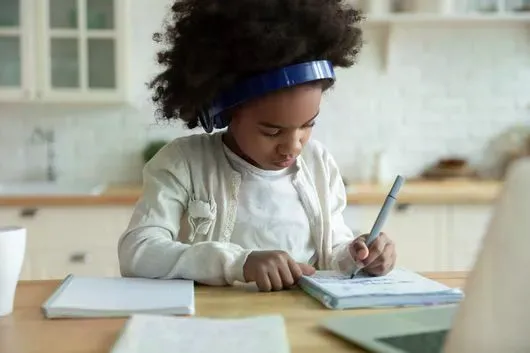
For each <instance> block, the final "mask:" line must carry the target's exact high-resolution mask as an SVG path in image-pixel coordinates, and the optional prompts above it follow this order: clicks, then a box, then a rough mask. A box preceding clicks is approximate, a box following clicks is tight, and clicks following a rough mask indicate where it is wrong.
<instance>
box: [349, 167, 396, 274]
mask: <svg viewBox="0 0 530 353" xmlns="http://www.w3.org/2000/svg"><path fill="white" fill-rule="evenodd" d="M404 182H405V179H404V178H403V177H402V176H400V175H398V176H397V177H396V180H395V181H394V184H393V185H392V188H391V189H390V192H389V193H388V195H387V196H386V199H385V202H384V203H383V207H381V211H379V214H378V215H377V218H376V219H375V223H374V226H373V227H372V231H371V232H370V235H369V236H368V239H366V246H367V247H370V245H372V243H373V242H374V240H375V239H376V238H377V237H378V236H379V234H380V233H381V229H382V228H383V225H384V224H385V222H386V219H387V218H388V214H389V213H390V211H391V210H392V207H393V206H394V204H395V203H396V198H397V194H398V192H399V189H400V188H401V186H402V185H403V183H404ZM361 270H362V268H359V269H357V270H356V271H355V272H354V273H352V275H351V277H350V278H353V277H355V276H356V275H357V273H359V271H361Z"/></svg>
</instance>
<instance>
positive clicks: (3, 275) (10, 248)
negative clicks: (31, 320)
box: [0, 226, 26, 316]
mask: <svg viewBox="0 0 530 353" xmlns="http://www.w3.org/2000/svg"><path fill="white" fill-rule="evenodd" d="M25 252H26V229H25V228H21V227H16V226H12V227H0V316H7V315H9V314H11V313H12V312H13V306H14V303H15V291H16V288H17V284H18V280H19V278H20V272H21V271H22V263H23V262H24V255H25Z"/></svg>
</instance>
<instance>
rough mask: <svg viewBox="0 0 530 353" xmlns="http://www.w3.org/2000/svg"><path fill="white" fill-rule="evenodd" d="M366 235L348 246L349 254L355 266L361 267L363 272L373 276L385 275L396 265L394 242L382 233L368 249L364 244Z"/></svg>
mask: <svg viewBox="0 0 530 353" xmlns="http://www.w3.org/2000/svg"><path fill="white" fill-rule="evenodd" d="M368 235H369V234H363V235H361V236H359V237H357V238H355V240H354V241H352V243H351V244H350V253H351V255H352V257H353V258H354V259H355V262H356V263H357V266H359V267H361V268H362V269H363V271H364V272H366V273H368V274H371V275H374V276H382V275H386V274H387V273H389V272H390V271H391V270H392V269H393V268H394V266H395V264H396V248H395V245H394V242H393V241H392V240H391V239H390V238H389V237H388V236H387V235H386V234H385V233H383V232H382V233H380V234H379V236H378V237H377V238H376V239H375V241H374V242H373V243H372V245H371V246H370V248H368V247H367V245H366V243H365V240H366V238H367V237H368Z"/></svg>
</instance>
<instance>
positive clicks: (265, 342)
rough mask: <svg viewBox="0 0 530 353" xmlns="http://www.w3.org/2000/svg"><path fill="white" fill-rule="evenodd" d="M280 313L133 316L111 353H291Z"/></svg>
mask: <svg viewBox="0 0 530 353" xmlns="http://www.w3.org/2000/svg"><path fill="white" fill-rule="evenodd" d="M289 351H290V349H289V342H288V339H287V333H286V329H285V323H284V319H283V317H282V316H280V315H265V316H254V317H243V318H228V319H221V318H203V317H187V318H184V317H170V316H156V315H144V314H140V315H133V316H132V317H131V318H129V320H127V322H126V324H125V326H124V328H123V330H122V332H121V334H120V336H119V337H118V339H117V340H116V342H115V344H114V346H113V347H112V350H111V353H155V352H156V353H174V352H186V353H199V352H200V353H204V352H232V353H247V352H252V353H269V352H274V353H288V352H289Z"/></svg>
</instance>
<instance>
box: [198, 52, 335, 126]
mask: <svg viewBox="0 0 530 353" xmlns="http://www.w3.org/2000/svg"><path fill="white" fill-rule="evenodd" d="M317 80H330V81H334V80H335V72H334V70H333V65H332V64H331V62H329V61H327V60H317V61H309V62H305V63H300V64H295V65H290V66H286V67H282V68H280V69H276V70H272V71H269V72H265V73H263V74H260V75H257V76H254V77H251V78H249V79H247V80H245V81H243V82H241V83H239V84H236V85H235V86H234V87H232V88H231V89H229V90H227V91H225V92H222V93H221V94H220V95H219V96H217V97H216V98H215V99H214V100H213V101H212V103H211V104H210V105H209V106H207V107H205V108H204V109H202V111H201V112H200V113H199V120H200V122H201V125H202V127H203V129H204V130H205V131H206V132H208V133H210V132H212V131H213V129H214V128H217V129H222V128H224V127H226V126H228V122H229V121H228V119H226V118H223V116H222V113H223V112H224V111H226V110H228V109H231V108H233V107H236V106H238V105H240V104H241V103H244V102H246V101H249V100H251V99H253V98H256V97H259V96H263V95H265V94H267V93H270V92H273V91H278V90H280V89H282V88H287V87H293V86H297V85H300V84H303V83H307V82H311V81H317Z"/></svg>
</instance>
